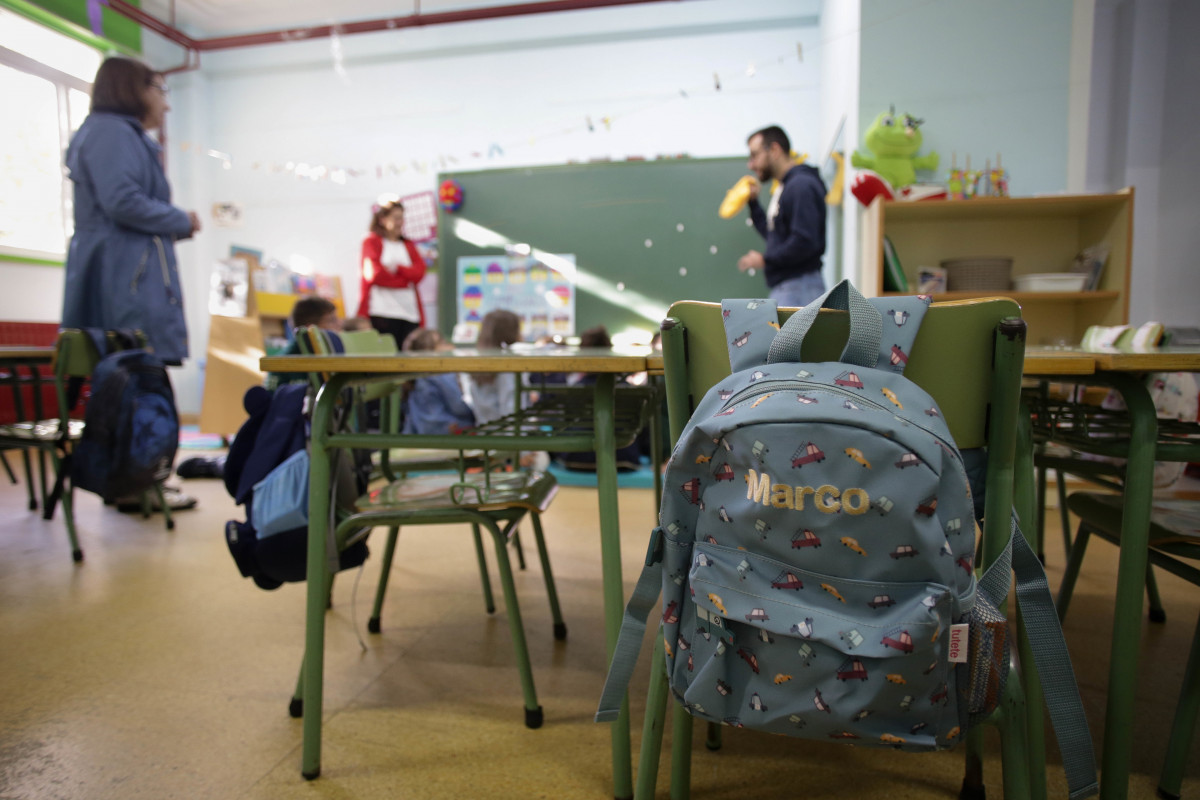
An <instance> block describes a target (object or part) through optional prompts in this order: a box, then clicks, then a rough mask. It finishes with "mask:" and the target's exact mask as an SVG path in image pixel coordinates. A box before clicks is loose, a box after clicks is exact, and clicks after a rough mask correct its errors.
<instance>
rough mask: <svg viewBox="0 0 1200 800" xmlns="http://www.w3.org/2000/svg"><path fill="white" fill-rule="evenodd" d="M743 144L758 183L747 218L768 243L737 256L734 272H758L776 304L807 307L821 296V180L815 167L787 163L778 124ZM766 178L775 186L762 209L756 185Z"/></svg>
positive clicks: (789, 158) (788, 156)
mask: <svg viewBox="0 0 1200 800" xmlns="http://www.w3.org/2000/svg"><path fill="white" fill-rule="evenodd" d="M747 144H748V145H749V146H750V160H749V162H748V164H747V166H748V167H749V168H750V170H751V171H752V172H753V173H754V174H755V175H756V176H757V177H758V180H759V182H760V184H756V185H752V186H751V189H750V219H751V220H752V221H753V222H754V227H755V229H756V230H758V232H759V233H761V234H762V235H763V238H765V239H766V240H767V243H766V247H764V248H763V251H762V252H761V253H760V252H759V251H757V250H751V251H750V252H748V253H746V255H744V256H742V257H741V258H739V259H738V269H739V270H741V271H742V272H746V271H747V270H751V269H756V270H762V271H763V275H764V276H765V277H766V279H767V289H768V293H769V296H770V297H771V298H772V299H774V300H776V301H777V302H778V303H779V305H780V306H803V305H807V304H808V303H810V302H811V301H813V300H815V299H816V298H817V297H820V296H821V295H822V294H823V293H824V292H825V281H824V279H823V278H822V277H821V258H822V257H823V256H824V255H825V182H824V181H822V180H821V175H820V173H818V172H817V170H816V169H815V168H814V167H810V166H808V165H807V164H797V163H795V162H794V161H793V160H792V156H791V152H792V147H791V143H790V142H789V141H788V137H787V134H786V133H784V132H783V129H782V128H780V127H779V126H778V125H772V126H770V127H767V128H763V129H762V130H760V131H757V132H755V133H753V134H751V135H750V138H749V139H748V140H747ZM769 180H776V181H778V184H777V185H776V187H775V191H774V192H773V193H772V194H771V200H770V202H769V204H768V206H767V209H766V211H763V207H762V206H761V205H759V202H758V191H759V185H761V184H762V183H766V182H767V181H769Z"/></svg>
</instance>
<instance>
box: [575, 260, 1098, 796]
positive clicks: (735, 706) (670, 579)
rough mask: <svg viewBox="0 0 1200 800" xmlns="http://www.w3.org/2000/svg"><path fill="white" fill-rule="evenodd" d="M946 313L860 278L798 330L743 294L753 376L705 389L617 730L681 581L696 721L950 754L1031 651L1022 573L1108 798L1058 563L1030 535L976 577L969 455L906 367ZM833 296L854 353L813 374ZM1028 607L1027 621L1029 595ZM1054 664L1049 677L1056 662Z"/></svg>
mask: <svg viewBox="0 0 1200 800" xmlns="http://www.w3.org/2000/svg"><path fill="white" fill-rule="evenodd" d="M928 303H929V298H928V297H889V298H883V299H874V300H871V301H867V300H865V299H864V298H863V297H862V296H861V295H860V294H859V293H858V292H857V291H856V290H855V289H854V288H853V287H852V286H851V285H850V284H849V282H845V281H844V282H842V283H841V284H839V285H838V286H837V287H835V288H834V289H832V290H830V292H828V293H827V294H826V295H825V296H824V297H822V298H820V299H819V300H817V301H815V302H814V303H812V304H810V305H809V306H807V307H805V308H803V309H801V310H799V311H797V312H796V313H795V314H794V315H793V316H792V317H791V318H790V319H789V320H788V321H787V322H786V323H785V324H784V325H783V326H782V328H780V326H779V323H778V317H777V312H776V308H775V302H774V301H768V300H726V301H725V302H724V303H723V304H722V308H723V317H724V321H725V330H726V334H727V338H726V341H727V342H728V343H729V355H730V363H731V366H732V369H733V374H731V375H730V376H729V377H727V378H725V379H724V380H722V381H721V382H720V383H718V384H717V385H716V386H714V387H713V388H712V389H711V390H710V391H709V392H708V393H707V394H706V395H705V397H704V399H703V400H702V401H701V402H700V404H699V405H698V407H697V408H696V410H695V412H694V413H693V415H692V417H691V419H690V420H689V421H688V423H687V426H686V427H685V428H684V431H683V433H682V435H681V436H680V438H679V441H678V443H677V445H676V447H675V450H674V453H673V454H672V457H671V460H670V462H669V464H668V468H667V472H666V477H665V480H664V489H663V498H662V503H661V508H660V515H659V527H658V528H657V529H656V530H655V531H654V533H653V535H652V537H651V543H650V553H649V554H648V555H647V561H646V563H647V565H648V566H647V567H646V569H645V570H644V573H643V576H642V580H640V581H639V585H638V589H637V590H636V591H635V593H634V597H633V599H631V601H630V604H629V609H628V610H627V613H626V621H625V625H624V626H623V628H622V631H621V637H620V641H619V643H618V646H617V651H616V654H615V655H614V659H613V665H612V667H611V671H610V674H609V679H608V683H607V684H606V686H605V694H604V697H603V698H602V700H601V704H600V711H599V713H598V714H597V720H598V721H606V720H611V719H614V718H615V714H616V709H617V707H618V705H619V703H620V698H621V696H622V694H623V693H624V688H625V686H626V684H627V683H628V678H629V674H630V673H631V671H632V666H633V662H634V661H635V660H636V657H637V651H638V648H639V645H640V642H641V639H642V635H641V634H642V632H643V631H644V630H645V622H644V621H645V619H646V616H647V615H648V612H649V608H650V606H651V605H653V602H654V599H655V598H656V597H657V595H658V594H659V591H660V588H661V593H662V606H661V608H662V620H661V622H662V633H663V639H664V646H665V652H666V665H667V674H668V678H669V684H670V687H671V690H672V692H673V693H674V694H675V696H676V697H677V698H678V699H679V700H680V701H681V702H682V703H683V704H684V705H685V706H686V707H687V709H688V711H689V712H690V713H691V714H692V715H694V716H697V717H701V718H703V719H707V720H709V721H713V722H720V723H724V724H726V725H731V726H735V727H748V728H756V729H759V730H764V731H768V732H771V733H778V734H785V735H790V736H799V737H804V738H817V739H826V740H828V739H834V740H848V741H852V742H854V743H856V744H864V745H876V746H888V747H897V748H901V749H908V750H937V749H942V748H946V747H951V746H953V745H954V744H955V743H956V742H957V741H959V740H961V739H962V737H963V735H964V734H965V732H966V731H967V729H968V727H969V726H970V725H971V724H973V723H975V722H976V721H978V720H979V719H981V718H983V717H984V716H986V715H987V714H989V713H990V712H991V711H992V710H993V709H994V708H995V707H996V705H997V703H998V702H999V700H1000V699H1001V697H1002V695H1003V692H1004V685H1005V681H1006V678H1007V675H1008V667H1009V657H1010V654H1009V643H1008V637H1007V623H1006V621H1005V619H1004V616H1003V614H1002V613H1001V612H1000V611H999V608H998V607H1000V606H1002V605H1003V603H1004V599H1005V597H1006V596H1007V594H1008V591H1009V587H1010V583H1011V575H1012V572H1013V570H1014V569H1015V570H1016V572H1017V575H1018V583H1019V584H1021V583H1022V582H1025V581H1026V579H1028V581H1030V582H1032V584H1034V585H1036V584H1037V582H1038V581H1040V597H1041V600H1040V606H1041V608H1042V609H1043V610H1045V609H1047V608H1048V609H1049V617H1050V619H1049V621H1044V620H1043V621H1044V622H1045V624H1046V625H1049V626H1050V627H1051V628H1052V629H1053V630H1051V631H1050V632H1049V634H1045V632H1044V631H1043V630H1041V629H1040V628H1039V629H1036V630H1035V629H1032V628H1031V629H1030V637H1031V639H1035V650H1036V649H1037V648H1038V647H1039V646H1040V645H1038V643H1037V641H1036V640H1037V639H1041V640H1043V641H1044V642H1048V646H1049V647H1050V649H1051V650H1052V653H1051V655H1050V657H1051V658H1052V659H1061V661H1060V662H1059V663H1060V664H1065V665H1066V671H1065V674H1066V676H1067V678H1069V683H1070V685H1069V686H1068V687H1063V686H1053V687H1050V688H1049V689H1048V690H1047V692H1046V694H1047V696H1048V698H1049V705H1050V706H1051V709H1050V710H1051V715H1052V717H1054V718H1055V722H1056V727H1058V724H1057V723H1059V709H1057V708H1056V707H1055V706H1056V705H1059V704H1060V701H1059V700H1056V699H1054V698H1053V696H1054V695H1059V696H1061V697H1065V698H1067V699H1065V700H1063V701H1061V704H1063V705H1065V706H1066V710H1065V712H1064V713H1065V714H1066V716H1067V717H1068V719H1067V721H1066V722H1065V723H1064V724H1065V725H1067V726H1068V727H1069V729H1070V730H1071V731H1072V733H1073V735H1074V734H1078V733H1079V731H1080V730H1082V734H1083V741H1084V745H1085V747H1083V748H1080V749H1081V750H1086V753H1082V754H1081V757H1082V758H1083V763H1082V764H1081V765H1079V766H1078V767H1077V768H1076V767H1075V766H1074V764H1073V762H1071V761H1070V759H1072V758H1074V757H1075V755H1074V754H1073V753H1072V754H1067V755H1065V756H1064V758H1065V763H1067V764H1068V774H1069V775H1071V774H1072V769H1077V771H1076V772H1075V774H1074V775H1073V776H1072V778H1073V779H1075V778H1077V780H1075V781H1074V782H1073V783H1072V789H1073V790H1074V789H1075V788H1076V787H1077V786H1078V787H1079V788H1080V790H1081V791H1083V792H1087V789H1088V787H1089V775H1090V786H1091V787H1094V786H1095V766H1094V761H1093V757H1092V752H1091V743H1090V739H1089V738H1087V727H1086V720H1084V718H1083V712H1082V706H1081V705H1080V704H1079V696H1078V690H1077V688H1076V687H1075V684H1074V678H1073V675H1072V673H1071V670H1070V662H1069V659H1068V658H1067V655H1066V648H1065V645H1064V643H1063V641H1062V633H1061V630H1060V629H1059V628H1058V624H1057V618H1056V617H1055V616H1054V614H1053V607H1052V604H1051V603H1050V599H1049V591H1048V588H1047V587H1046V582H1045V576H1044V573H1042V570H1041V566H1040V563H1039V562H1038V560H1037V558H1036V556H1034V555H1033V553H1032V551H1031V550H1030V549H1029V547H1028V545H1027V544H1026V543H1025V541H1024V538H1023V537H1022V536H1021V535H1020V534H1019V532H1018V533H1017V535H1016V536H1014V537H1013V543H1010V546H1009V547H1008V548H1006V550H1005V553H1004V555H1003V557H1002V558H1000V559H998V560H997V562H996V563H995V564H994V565H993V566H992V567H991V568H989V570H988V571H987V572H986V573H985V574H984V575H983V576H982V577H981V578H980V579H978V580H976V576H975V569H974V558H975V546H976V537H975V515H974V506H973V503H972V496H971V487H970V482H969V480H968V474H967V471H966V469H965V468H964V465H963V457H962V455H961V454H960V452H959V450H958V448H957V447H956V446H955V443H954V440H953V438H952V437H951V434H950V431H949V429H948V428H947V426H946V423H945V421H944V420H943V419H942V416H941V413H940V411H939V410H938V407H937V404H936V403H935V402H934V401H933V399H932V398H931V397H930V396H929V395H928V394H927V393H926V392H925V391H924V390H923V389H921V388H920V387H918V386H917V385H916V384H914V383H913V382H912V381H910V380H908V379H907V378H905V377H904V376H903V374H902V373H903V370H904V367H905V365H906V363H907V360H908V352H909V351H910V349H911V346H912V344H913V342H914V341H915V339H916V334H917V330H918V328H919V326H920V324H921V320H922V318H923V316H924V314H925V311H926V309H927V307H928ZM822 306H826V307H832V308H841V309H843V310H847V311H849V312H850V319H851V325H850V338H849V341H848V344H847V346H846V349H845V351H844V352H843V353H842V358H841V361H837V362H826V363H799V353H800V346H801V344H802V342H803V338H804V335H805V334H806V333H807V332H808V330H809V328H810V327H811V326H812V324H813V323H814V321H815V320H816V318H817V314H818V312H819V311H820V309H821V308H822ZM777 331H778V333H777ZM1014 529H1015V520H1014ZM1031 562H1032V563H1031ZM1022 610H1023V612H1025V614H1026V621H1027V623H1028V622H1029V621H1030V619H1029V618H1030V617H1031V616H1034V615H1031V614H1030V611H1029V608H1028V607H1027V606H1026V605H1025V599H1024V597H1022ZM1038 616H1040V617H1044V616H1045V615H1038ZM1035 624H1036V625H1041V624H1042V622H1038V623H1035ZM1038 666H1039V669H1040V671H1041V674H1042V676H1043V680H1044V681H1046V680H1047V679H1048V678H1047V676H1048V675H1050V674H1051V670H1050V669H1048V668H1047V669H1041V668H1042V658H1041V656H1040V655H1039V658H1038ZM1061 673H1062V671H1061V669H1060V670H1058V671H1056V672H1055V680H1057V675H1058V674H1061ZM1051 689H1052V690H1053V691H1051ZM1072 698H1073V699H1072ZM1059 732H1060V734H1061V733H1062V729H1060V730H1059ZM1068 749H1070V748H1067V747H1064V750H1068ZM1089 763H1090V773H1089V771H1088V770H1089ZM1072 796H1080V797H1082V796H1087V794H1086V793H1085V794H1079V795H1075V793H1074V792H1073V795H1072Z"/></svg>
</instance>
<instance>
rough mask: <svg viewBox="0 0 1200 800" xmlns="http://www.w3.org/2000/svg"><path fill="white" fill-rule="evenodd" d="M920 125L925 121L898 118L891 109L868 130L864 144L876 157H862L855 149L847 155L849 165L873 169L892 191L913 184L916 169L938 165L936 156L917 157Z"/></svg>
mask: <svg viewBox="0 0 1200 800" xmlns="http://www.w3.org/2000/svg"><path fill="white" fill-rule="evenodd" d="M922 122H924V120H920V119H917V118H916V117H913V116H912V115H911V114H901V115H899V116H897V115H896V109H895V107H894V106H893V107H892V108H891V110H889V111H885V112H883V113H882V114H880V115H879V116H878V117H876V118H875V121H874V122H873V123H871V127H870V128H867V135H866V137H864V138H865V140H866V145H867V147H868V148H870V150H871V152H872V153H874V154H875V155H874V156H869V155H863V154H862V153H860V152H858V151H857V150H855V151H854V152H853V153H852V154H851V155H850V163H851V164H852V165H854V166H856V167H859V168H860V169H872V170H875V172H877V173H879V174H880V175H881V176H882V177H883V178H884V179H885V180H887V182H888V183H890V184H891V185H892V188H894V189H901V188H903V187H905V186H909V185H910V184H913V183H916V182H917V174H916V171H917V170H919V169H931V170H932V169H937V165H938V155H937V153H928V154H926V155H923V156H918V155H916V153H917V151H918V150H920V149H921V130H920V125H921V123H922Z"/></svg>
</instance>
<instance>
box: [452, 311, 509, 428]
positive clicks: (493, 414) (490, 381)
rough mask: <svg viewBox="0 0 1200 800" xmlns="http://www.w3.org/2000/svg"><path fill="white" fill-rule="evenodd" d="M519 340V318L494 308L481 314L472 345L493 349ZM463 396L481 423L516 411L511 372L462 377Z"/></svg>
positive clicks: (481, 348)
mask: <svg viewBox="0 0 1200 800" xmlns="http://www.w3.org/2000/svg"><path fill="white" fill-rule="evenodd" d="M519 341H521V319H520V317H518V316H517V315H516V314H514V313H513V312H511V311H504V310H500V309H497V310H495V311H489V312H488V313H487V314H485V315H484V316H483V320H482V321H481V322H480V325H479V337H478V338H477V339H476V340H475V347H476V348H477V349H479V350H495V349H498V348H502V347H508V346H509V345H510V344H513V343H515V342H519ZM466 378H467V381H466V388H465V391H464V392H463V399H464V400H465V401H466V403H467V405H469V406H470V407H471V409H472V410H473V411H474V412H475V421H476V422H477V423H478V424H480V425H482V424H483V423H485V422H491V421H492V420H494V419H497V418H499V417H503V416H506V415H508V414H511V413H513V412H514V411H516V410H517V405H516V403H517V401H516V392H517V382H516V378H515V377H514V376H513V375H512V374H511V373H507V372H506V373H499V374H497V373H492V372H476V373H471V374H469V375H467V376H466Z"/></svg>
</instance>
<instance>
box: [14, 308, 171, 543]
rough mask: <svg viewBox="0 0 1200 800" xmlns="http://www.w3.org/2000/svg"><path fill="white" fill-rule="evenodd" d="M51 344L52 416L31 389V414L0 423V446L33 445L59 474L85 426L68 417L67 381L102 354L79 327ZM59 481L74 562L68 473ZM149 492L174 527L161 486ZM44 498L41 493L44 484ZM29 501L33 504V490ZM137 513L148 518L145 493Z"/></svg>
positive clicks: (47, 508) (47, 514)
mask: <svg viewBox="0 0 1200 800" xmlns="http://www.w3.org/2000/svg"><path fill="white" fill-rule="evenodd" d="M139 340H140V341H141V342H142V344H143V346H144V343H145V338H144V337H142V336H141V334H140V333H139ZM113 344H114V345H115V344H116V342H115V340H113ZM55 348H56V352H55V356H54V384H55V394H56V396H57V400H58V408H57V409H56V411H57V414H56V415H55V416H48V415H44V414H43V413H41V412H42V409H41V407H40V406H41V403H40V400H39V394H40V393H36V392H35V395H34V397H35V408H34V416H33V418H32V419H31V420H29V421H25V422H17V423H14V424H12V425H4V426H0V447H21V448H28V449H35V450H38V451H39V452H40V453H41V454H43V455H44V454H46V453H49V455H50V458H51V463H52V464H53V467H54V474H55V475H56V476H59V473H60V471H61V469H62V466H63V457H64V456H66V455H67V454H68V453H70V452H71V450H72V448H73V447H74V445H75V443H76V442H78V441H79V439H80V437H81V436H82V435H83V429H84V422H83V420H78V419H71V416H70V411H71V409H70V407H69V405H68V403H69V400H68V394H69V391H68V385H69V384H70V383H71V382H72V381H80V380H84V379H86V378H88V377H90V376H91V374H92V371H93V370H94V369H95V367H96V365H97V364H98V363H99V362H100V359H101V357H102V356H101V355H100V352H99V351H98V350H97V349H96V345H95V344H94V343H93V342H92V340H91V338H89V337H88V335H87V334H86V333H84V332H83V331H80V330H74V329H66V330H63V331H62V332H61V333H59V335H58V340H57V342H56V344H55ZM59 482H60V483H61V484H62V494H61V500H62V507H63V519H64V521H65V523H66V527H67V537H68V538H69V539H70V542H71V557H72V558H73V559H74V560H75V562H76V563H78V562H81V561H83V549H82V548H81V547H80V546H79V536H78V533H77V530H76V525H75V504H74V487H73V486H72V485H71V481H70V478H69V477H67V476H61V477H60V479H59ZM43 483H44V481H43ZM154 491H155V493H156V494H157V496H158V504H159V507H160V508H161V509H162V511H163V516H164V519H165V522H166V526H167V529H168V530H170V529H173V528H174V527H175V522H174V520H173V519H172V518H171V511H170V508H169V507H168V505H167V502H166V500H165V498H164V497H163V491H162V486H161V485H156V486H155V487H154ZM43 497H45V487H44V485H43ZM30 500H31V503H32V494H31V497H30ZM54 506H55V501H54V499H53V498H51V499H48V500H46V501H45V502H44V503H43V510H42V513H43V517H44V518H45V519H51V518H52V517H53V514H54ZM142 513H143V516H149V513H150V494H149V492H145V493H143V495H142Z"/></svg>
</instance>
